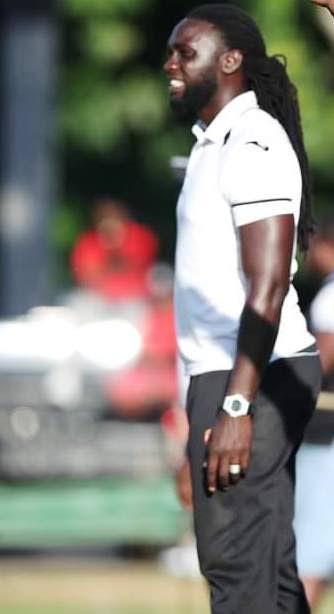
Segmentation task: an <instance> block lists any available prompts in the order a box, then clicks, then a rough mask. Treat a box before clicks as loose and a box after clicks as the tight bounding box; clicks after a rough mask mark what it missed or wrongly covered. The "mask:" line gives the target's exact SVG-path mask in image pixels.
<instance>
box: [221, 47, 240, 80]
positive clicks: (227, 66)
mask: <svg viewBox="0 0 334 614" xmlns="http://www.w3.org/2000/svg"><path fill="white" fill-rule="evenodd" d="M242 61H243V55H242V53H241V51H240V50H239V49H231V50H229V51H225V52H224V53H223V54H222V55H221V56H220V65H221V69H222V71H223V73H225V75H232V74H233V73H235V72H236V71H237V70H239V68H240V67H241V65H242Z"/></svg>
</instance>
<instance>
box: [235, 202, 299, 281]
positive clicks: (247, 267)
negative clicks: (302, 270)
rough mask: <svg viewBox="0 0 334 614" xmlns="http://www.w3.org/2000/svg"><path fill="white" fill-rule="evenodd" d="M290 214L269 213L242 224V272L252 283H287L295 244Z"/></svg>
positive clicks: (293, 227)
mask: <svg viewBox="0 0 334 614" xmlns="http://www.w3.org/2000/svg"><path fill="white" fill-rule="evenodd" d="M294 235H295V224H294V218H293V215H291V214H284V215H277V216H274V217H268V218H265V219H262V220H259V221H257V222H253V223H251V224H246V225H244V226H241V227H240V228H239V236H240V254H241V264H242V268H243V272H244V274H245V276H246V278H247V280H248V281H249V283H250V284H260V283H261V284H263V285H265V286H266V287H267V286H268V287H269V286H273V285H275V286H276V285H279V286H282V287H284V286H287V285H288V284H289V278H290V267H291V259H292V252H293V245H294Z"/></svg>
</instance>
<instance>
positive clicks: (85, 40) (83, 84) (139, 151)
mask: <svg viewBox="0 0 334 614" xmlns="http://www.w3.org/2000/svg"><path fill="white" fill-rule="evenodd" d="M238 4H239V5H240V6H242V7H244V8H246V9H247V10H249V11H250V12H251V14H252V15H253V16H254V17H255V18H256V19H257V21H258V23H259V25H260V27H261V28H262V30H263V32H264V35H265V38H266V41H267V46H268V50H269V52H270V53H281V54H284V55H285V56H286V57H287V58H288V68H289V73H290V75H291V78H292V80H293V81H294V82H295V83H296V84H297V86H298V90H299V97H300V103H301V110H302V118H303V125H304V132H305V139H306V144H307V148H308V152H309V157H310V161H311V165H312V168H313V171H314V178H315V191H316V208H317V210H318V211H321V210H323V209H324V208H328V207H329V206H330V205H331V194H332V193H333V192H334V179H333V176H332V172H331V167H332V157H333V154H332V150H333V125H334V80H333V77H332V75H333V74H334V71H333V51H332V50H331V48H330V45H329V43H328V42H327V40H326V38H325V35H324V34H323V33H322V31H321V28H320V26H319V23H318V20H317V19H316V12H317V10H319V9H316V8H315V7H314V6H312V5H311V3H310V2H309V1H308V0H280V2H277V0H266V2H265V3H264V2H263V0H240V1H239V2H238ZM194 5H195V3H194V2H192V1H189V0H178V1H177V0H170V2H168V3H164V4H162V3H161V2H159V0H94V2H91V0H60V4H59V18H60V19H59V23H60V34H61V38H62V58H61V83H60V86H61V88H60V89H61V97H60V107H61V113H60V130H59V132H60V141H61V147H62V153H63V160H64V202H66V203H71V204H70V205H69V204H67V205H65V204H64V205H63V206H61V207H60V208H59V209H58V212H57V219H56V221H55V226H56V228H58V230H56V232H55V235H56V236H58V237H61V236H62V234H63V231H62V229H64V227H65V224H66V225H67V231H66V233H65V234H66V237H67V241H68V243H70V242H71V241H70V239H71V238H72V239H73V240H74V233H75V232H77V231H78V228H80V227H81V226H82V225H85V224H87V223H88V219H89V205H90V204H91V201H92V199H93V197H94V196H95V195H97V194H101V193H104V194H106V193H108V194H111V195H117V196H121V197H123V198H125V199H126V200H128V201H129V202H130V205H132V207H133V210H134V213H135V215H136V216H137V217H139V218H142V219H143V220H144V221H146V222H148V223H150V224H151V225H152V226H153V227H155V228H156V230H157V231H158V232H159V234H160V236H161V239H162V251H161V256H162V257H164V258H169V259H172V255H173V251H174V232H175V229H174V207H175V198H176V195H177V190H178V185H177V182H176V181H175V178H173V176H172V173H171V171H170V168H169V159H170V157H171V156H172V155H175V154H181V155H184V154H186V153H187V151H188V149H189V146H190V144H191V137H190V135H189V131H188V129H187V127H181V126H180V125H177V124H176V123H175V121H174V120H173V118H172V117H171V114H170V112H169V108H168V102H167V95H166V83H165V79H164V76H163V72H162V70H161V65H162V63H163V57H164V48H165V43H166V40H167V38H168V35H169V33H170V31H171V29H172V27H173V25H174V24H175V23H176V22H177V21H178V20H179V19H180V18H181V17H182V16H183V15H184V14H186V13H187V12H188V11H189V10H190V9H191V8H193V6H194ZM333 29H334V23H333ZM71 217H72V218H73V220H72V222H70V221H69V220H70V218H71ZM68 228H71V229H72V234H73V236H71V237H70V236H69V235H71V232H69V231H68ZM72 242H73V241H72ZM57 244H58V247H59V248H60V249H62V250H64V242H63V245H60V243H59V241H58V242H57Z"/></svg>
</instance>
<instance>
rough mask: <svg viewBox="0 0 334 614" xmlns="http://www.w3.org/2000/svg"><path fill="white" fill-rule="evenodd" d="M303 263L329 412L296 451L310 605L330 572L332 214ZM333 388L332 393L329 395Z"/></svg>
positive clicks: (301, 551)
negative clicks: (311, 276) (312, 283)
mask: <svg viewBox="0 0 334 614" xmlns="http://www.w3.org/2000/svg"><path fill="white" fill-rule="evenodd" d="M308 266H309V267H310V268H311V269H312V270H314V271H316V272H317V273H318V274H320V276H321V278H322V280H323V281H322V286H321V288H320V290H319V292H318V293H317V295H316V297H315V299H314V300H313V302H312V304H311V310H310V319H311V326H312V330H313V332H314V334H315V336H316V339H317V343H318V347H319V351H320V360H321V365H322V369H323V374H324V379H323V383H322V390H323V391H325V392H326V395H323V397H324V400H322V398H320V399H319V401H320V405H321V403H323V402H324V401H326V407H327V408H329V409H331V410H332V411H331V412H317V414H316V415H315V417H314V418H315V419H314V420H313V421H312V423H311V425H310V429H308V436H307V443H305V444H303V446H302V447H301V449H300V451H299V453H298V457H297V471H298V483H297V496H296V518H295V528H296V534H297V546H298V547H297V554H298V557H297V558H298V564H299V570H300V572H301V575H302V579H303V583H304V586H305V590H306V594H307V596H308V600H309V603H310V605H311V606H312V608H315V607H316V606H317V605H318V603H319V601H320V599H321V597H322V596H323V593H324V591H325V589H326V584H327V583H328V581H330V580H332V578H333V576H334V524H333V505H334V498H333V493H334V413H333V411H334V403H333V400H332V398H334V394H333V393H334V217H333V216H331V217H328V218H324V219H323V220H321V222H320V223H319V227H318V231H317V235H316V236H315V238H314V239H313V240H312V243H311V247H310V251H309V254H308ZM328 392H330V393H332V398H331V397H330V395H328Z"/></svg>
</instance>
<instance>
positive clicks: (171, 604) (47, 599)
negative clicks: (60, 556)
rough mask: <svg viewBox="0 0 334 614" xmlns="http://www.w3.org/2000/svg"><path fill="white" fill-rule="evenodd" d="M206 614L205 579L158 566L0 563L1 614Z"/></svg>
mask: <svg viewBox="0 0 334 614" xmlns="http://www.w3.org/2000/svg"><path fill="white" fill-rule="evenodd" d="M56 613H57V614H208V606H207V595H206V588H205V586H204V584H203V583H202V582H201V581H194V580H181V579H177V578H171V577H170V576H168V575H167V574H165V573H164V572H163V570H161V569H160V568H159V566H157V565H152V564H149V565H148V564H137V565H134V564H131V565H124V564H123V565H122V566H117V567H116V566H115V565H114V564H113V563H112V562H110V563H109V564H108V563H107V564H106V563H104V564H103V563H95V564H94V563H93V564H92V563H87V562H86V563H84V562H83V561H80V562H75V561H74V562H73V561H72V562H69V561H68V560H65V561H63V562H61V561H57V562H55V561H43V560H40V561H22V560H21V561H19V562H15V561H14V560H11V561H7V562H6V561H4V560H2V561H0V614H56Z"/></svg>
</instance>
